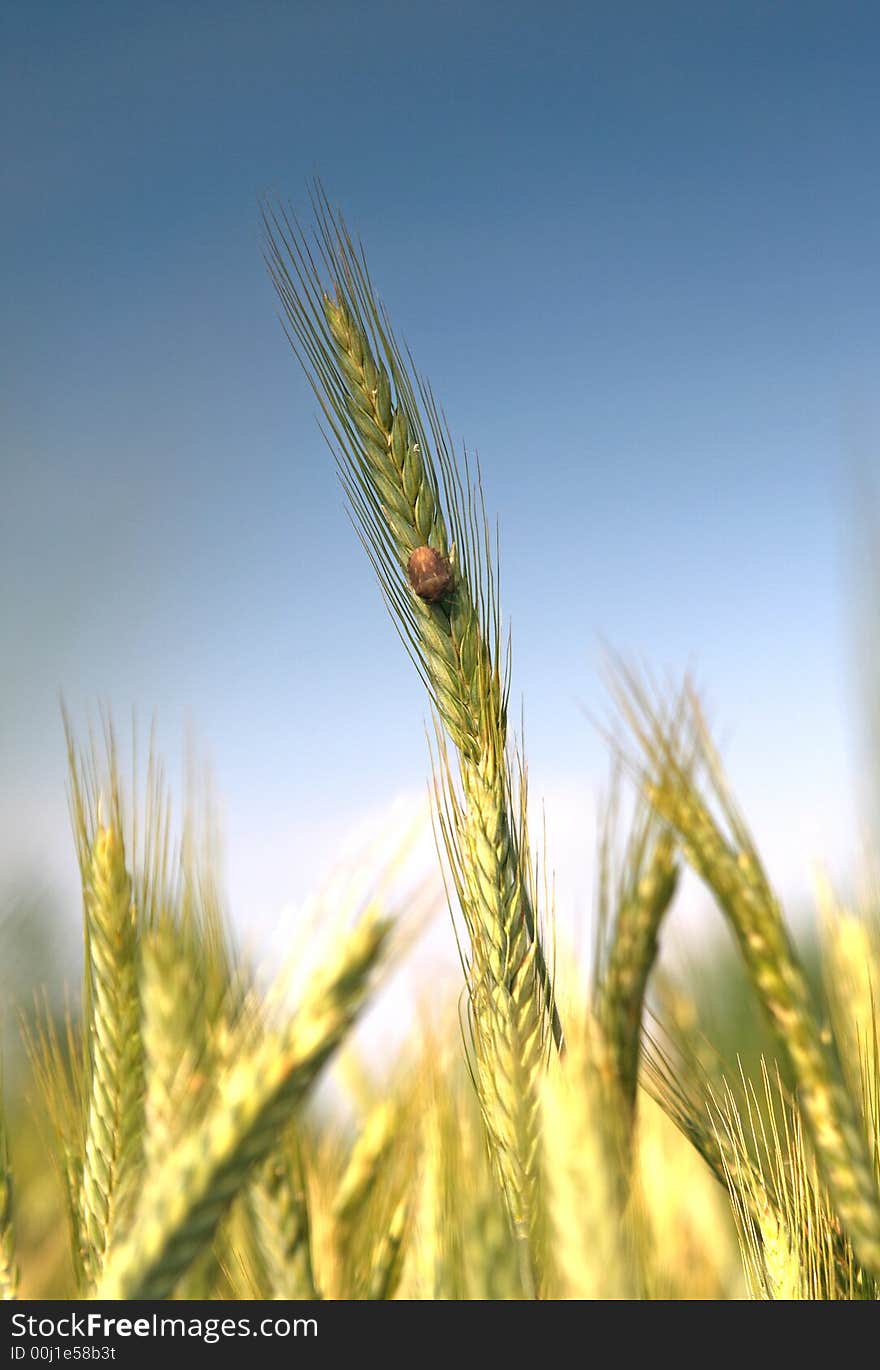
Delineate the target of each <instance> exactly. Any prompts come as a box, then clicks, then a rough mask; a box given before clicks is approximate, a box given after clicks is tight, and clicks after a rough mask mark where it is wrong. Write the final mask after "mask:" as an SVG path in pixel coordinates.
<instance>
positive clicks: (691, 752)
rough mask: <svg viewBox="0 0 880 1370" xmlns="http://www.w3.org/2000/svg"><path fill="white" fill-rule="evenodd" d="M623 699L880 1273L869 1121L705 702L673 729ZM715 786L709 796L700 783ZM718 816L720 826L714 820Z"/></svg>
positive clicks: (690, 700) (646, 770) (622, 678)
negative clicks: (729, 779) (815, 996)
mask: <svg viewBox="0 0 880 1370" xmlns="http://www.w3.org/2000/svg"><path fill="white" fill-rule="evenodd" d="M618 697H619V700H620V705H621V710H622V712H623V714H624V717H625V718H626V720H627V722H628V724H629V727H630V730H631V735H632V736H633V737H634V739H635V741H636V743H637V744H638V747H639V749H640V753H641V755H640V758H639V759H635V758H634V760H633V764H634V768H635V769H636V771H637V772H638V774H639V775H640V776H641V779H642V783H643V786H644V792H645V795H646V797H647V798H648V799H649V801H650V803H651V804H652V806H653V807H654V809H655V811H656V812H657V814H658V816H659V817H660V818H661V819H662V820H663V821H664V822H665V823H667V824H668V825H669V826H670V827H671V828H672V829H673V831H674V832H675V833H676V834H677V836H678V838H679V841H680V842H681V846H682V851H683V853H684V856H685V858H686V859H687V860H688V862H689V863H690V864H691V865H692V866H693V868H694V869H695V871H696V872H697V874H698V875H699V876H700V877H701V878H702V879H703V881H704V882H705V883H706V885H707V886H708V887H709V889H710V890H711V891H712V893H713V895H714V897H715V899H716V901H717V903H718V906H719V908H720V909H721V910H722V912H723V913H724V915H725V917H726V918H727V920H728V922H729V924H730V926H731V929H732V931H733V932H734V934H735V936H736V938H737V941H738V943H739V948H740V952H741V954H742V957H743V960H744V962H745V965H746V968H747V971H748V974H749V978H750V980H751V983H752V986H753V988H754V990H755V993H756V995H757V997H758V999H759V1001H760V1002H761V1004H762V1005H763V1007H764V1010H765V1012H766V1013H767V1016H768V1019H769V1021H770V1023H771V1025H772V1027H773V1030H774V1032H775V1035H776V1039H777V1041H778V1043H779V1046H780V1049H781V1050H782V1052H783V1053H784V1056H785V1059H786V1061H787V1063H788V1065H789V1067H790V1069H791V1073H792V1076H793V1078H794V1080H795V1082H796V1084H797V1089H798V1098H799V1103H800V1107H801V1110H802V1112H803V1114H804V1118H805V1120H806V1125H807V1130H808V1133H809V1136H810V1140H811V1142H812V1144H813V1147H814V1149H815V1151H816V1155H817V1158H818V1161H819V1165H820V1169H821V1173H822V1176H823V1179H824V1181H825V1183H826V1184H827V1186H828V1189H829V1191H830V1193H831V1196H832V1200H833V1202H834V1204H835V1207H836V1209H837V1212H838V1213H839V1215H840V1218H841V1221H842V1222H843V1225H844V1228H845V1230H846V1232H847V1233H848V1235H849V1237H850V1238H851V1240H852V1243H853V1247H854V1248H855V1251H856V1253H857V1255H858V1257H859V1259H860V1261H861V1262H862V1264H863V1265H864V1266H865V1267H866V1268H867V1269H868V1270H870V1271H872V1272H874V1273H877V1272H880V1191H878V1184H877V1178H876V1175H875V1172H874V1164H873V1158H872V1155H871V1152H870V1150H869V1148H868V1145H867V1144H866V1140H865V1135H864V1132H863V1129H862V1125H861V1121H860V1119H859V1118H858V1115H857V1110H856V1108H855V1105H854V1103H853V1100H852V1098H851V1096H850V1094H849V1091H848V1090H847V1088H846V1084H845V1081H844V1078H843V1075H842V1072H841V1069H840V1063H839V1058H838V1055H837V1052H836V1050H835V1049H834V1046H833V1043H832V1042H831V1041H830V1035H829V1034H828V1033H827V1032H826V1031H824V1030H823V1028H822V1027H821V1026H820V1024H819V1023H818V1022H817V1020H816V1018H815V1016H814V1011H813V1005H812V996H811V994H810V991H809V988H808V985H807V981H806V977H805V975H804V971H803V968H802V966H801V964H800V960H799V958H798V956H797V953H796V952H795V949H794V946H793V943H792V941H791V938H790V936H789V934H788V930H787V928H786V925H785V922H784V920H783V916H782V910H781V907H780V904H779V901H778V899H777V898H776V896H775V894H774V892H773V890H772V888H771V886H770V884H769V881H768V879H767V876H766V874H765V872H764V869H763V866H762V864H761V861H760V858H759V856H758V853H757V850H756V848H755V845H754V842H753V841H752V838H751V836H750V834H749V832H748V830H747V828H746V826H745V823H744V821H743V819H742V817H741V816H740V814H739V812H738V811H737V809H736V807H735V805H734V803H733V800H732V798H731V796H730V793H729V791H728V789H727V785H726V783H725V780H724V776H723V774H722V771H721V768H720V763H719V761H718V758H717V754H716V753H715V750H714V748H713V746H712V743H711V739H710V738H709V734H708V731H707V729H706V726H705V722H704V720H703V717H702V713H701V711H700V708H699V704H698V701H697V699H696V696H695V695H694V693H693V691H692V690H691V689H690V688H687V689H686V690H685V692H684V694H683V696H682V698H683V704H682V707H681V710H680V711H678V717H680V718H681V719H683V720H684V721H685V724H686V727H685V728H684V729H683V730H682V729H681V728H678V729H673V730H671V731H670V729H669V728H668V727H667V726H666V725H665V721H664V718H665V715H664V711H663V709H662V705H661V706H660V707H658V702H657V700H656V698H652V695H651V692H650V689H649V688H648V687H647V686H646V685H645V684H644V683H643V682H642V681H640V680H638V679H637V678H636V677H635V676H634V675H633V674H632V673H626V672H625V671H621V673H620V675H619V680H618ZM697 765H699V766H702V768H703V771H704V773H705V775H706V777H707V781H706V783H707V791H708V792H707V793H704V791H703V790H702V789H701V788H700V785H699V784H698V782H697V779H696V778H695V771H696V766H697ZM716 813H717V814H718V815H719V817H716Z"/></svg>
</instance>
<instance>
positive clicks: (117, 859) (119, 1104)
mask: <svg viewBox="0 0 880 1370" xmlns="http://www.w3.org/2000/svg"><path fill="white" fill-rule="evenodd" d="M85 910H86V927H87V932H88V937H87V946H88V985H89V990H90V995H89V1005H90V1022H89V1034H88V1041H89V1043H90V1045H91V1062H90V1064H91V1071H90V1084H89V1104H88V1119H87V1123H86V1137H85V1150H84V1157H83V1171H82V1187H81V1194H82V1218H81V1232H82V1237H83V1240H84V1243H85V1251H84V1253H83V1265H84V1269H85V1272H86V1275H87V1278H88V1279H89V1280H90V1281H91V1282H92V1283H94V1282H95V1281H96V1280H97V1279H98V1277H99V1276H100V1272H101V1268H102V1265H103V1260H104V1252H105V1250H106V1248H107V1246H108V1245H109V1243H110V1241H111V1239H112V1236H113V1231H114V1226H115V1222H116V1217H117V1214H118V1211H119V1206H120V1201H121V1199H122V1197H123V1192H124V1187H125V1185H126V1183H127V1180H128V1179H129V1178H130V1175H131V1172H132V1168H133V1166H134V1165H135V1164H136V1162H137V1159H138V1155H139V1141H140V1135H141V1113H142V1081H143V1070H142V1057H141V1042H140V1008H139V999H138V988H137V972H136V967H135V954H136V943H135V911H134V907H133V905H132V898H131V880H130V878H129V875H128V872H127V870H126V866H125V852H124V849H123V844H122V837H121V834H120V832H119V829H118V828H117V827H116V826H111V827H103V828H99V830H98V832H97V834H96V837H95V841H94V845H93V848H92V858H91V867H90V872H89V881H88V885H87V888H86V894H85Z"/></svg>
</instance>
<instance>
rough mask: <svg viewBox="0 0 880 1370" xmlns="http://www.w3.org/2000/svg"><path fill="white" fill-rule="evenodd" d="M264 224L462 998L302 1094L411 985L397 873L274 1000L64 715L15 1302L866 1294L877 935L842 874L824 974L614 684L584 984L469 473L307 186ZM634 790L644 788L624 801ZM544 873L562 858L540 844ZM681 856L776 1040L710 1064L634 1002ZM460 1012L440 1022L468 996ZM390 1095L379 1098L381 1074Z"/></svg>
mask: <svg viewBox="0 0 880 1370" xmlns="http://www.w3.org/2000/svg"><path fill="white" fill-rule="evenodd" d="M313 208H314V214H315V224H314V231H313V232H312V233H311V234H307V233H306V232H304V231H303V230H302V229H301V228H300V227H299V226H298V224H297V223H296V222H295V221H293V220H292V219H291V218H290V217H288V216H287V215H286V214H285V213H284V211H282V210H280V209H279V210H275V209H270V208H268V207H267V209H266V211H265V217H264V224H265V235H266V236H265V245H266V258H267V263H268V267H269V270H270V273H271V276H272V279H273V281H274V284H275V286H276V289H277V291H278V296H279V299H280V302H281V306H282V312H283V315H284V319H285V322H286V328H287V331H288V337H289V339H290V341H291V343H292V345H293V348H294V350H295V352H296V354H297V356H298V358H299V361H300V362H301V364H302V365H303V366H304V368H305V370H306V372H307V374H308V376H309V378H310V380H311V382H312V385H313V387H314V390H315V394H316V396H317V398H318V401H319V403H320V405H321V408H322V411H323V415H324V420H325V428H326V430H327V435H328V437H329V438H330V440H331V443H332V445H333V446H334V448H335V452H336V457H337V463H338V468H339V474H340V479H341V482H342V486H343V489H344V491H345V494H346V497H347V499H348V502H349V509H350V513H351V515H352V517H353V521H354V523H355V526H356V528H357V530H358V532H359V534H360V537H361V541H362V543H363V545H364V549H365V551H366V553H367V556H368V557H369V559H370V561H371V563H372V565H373V568H374V569H375V571H376V574H377V577H378V580H379V584H380V588H381V591H382V593H383V595H384V597H385V600H386V603H387V605H388V609H389V612H390V613H391V615H392V617H393V619H394V621H395V624H396V626H397V627H398V630H399V633H400V636H401V639H402V641H403V643H404V646H405V647H406V649H407V652H408V654H409V656H410V658H411V660H412V662H413V664H414V665H415V667H416V670H417V672H418V674H419V677H420V678H421V680H422V682H423V684H424V686H425V688H426V690H427V696H428V700H429V704H430V708H431V711H432V717H433V720H434V744H433V747H432V756H431V762H432V774H433V776H434V823H435V831H436V837H437V848H438V860H439V861H440V863H441V866H442V869H443V871H444V878H445V880H446V883H447V892H448V896H449V904H450V910H451V914H452V917H453V920H454V923H455V926H456V931H457V936H458V941H459V949H460V953H461V965H462V972H463V992H462V999H461V1002H460V1004H458V1005H456V1004H454V1003H453V1004H451V1005H430V1006H426V1008H427V1010H428V1011H426V1013H425V1015H424V1022H428V1021H430V1022H432V1023H434V1026H433V1027H432V1028H430V1029H429V1028H428V1027H426V1026H424V1025H423V1023H422V1021H421V1020H417V1021H416V1022H415V1023H414V1025H413V1029H412V1031H411V1032H410V1033H409V1034H408V1038H407V1045H406V1047H405V1048H404V1049H402V1050H401V1052H400V1054H399V1058H398V1059H396V1060H395V1061H393V1062H388V1061H384V1062H382V1063H381V1065H382V1069H381V1071H380V1072H378V1073H377V1072H376V1071H375V1070H373V1069H371V1067H374V1066H375V1064H376V1063H374V1062H367V1061H365V1062H363V1063H362V1066H363V1068H362V1069H360V1070H354V1071H352V1072H350V1076H351V1079H352V1080H354V1084H353V1085H352V1086H351V1087H350V1088H349V1090H348V1105H349V1108H348V1110H347V1111H346V1114H345V1116H344V1117H343V1116H342V1115H341V1114H340V1113H339V1112H338V1111H334V1110H333V1109H328V1108H327V1107H323V1108H322V1107H317V1106H316V1101H315V1092H316V1089H317V1087H318V1085H319V1084H320V1082H321V1080H322V1079H323V1077H324V1076H325V1074H326V1072H327V1071H328V1069H329V1068H330V1067H331V1065H332V1062H333V1059H334V1058H335V1057H337V1056H338V1054H339V1053H340V1051H343V1052H347V1053H349V1056H350V1057H353V1058H354V1059H355V1060H356V1056H357V1051H358V1049H359V1048H358V1047H357V1045H352V1042H353V1041H356V1039H354V1038H353V1036H352V1034H353V1032H354V1030H355V1027H356V1024H357V1022H358V1019H359V1018H360V1016H361V1015H362V1013H363V1012H364V1010H365V1008H366V1007H367V1006H368V1005H369V1004H370V1003H371V1002H372V1000H373V998H374V996H375V995H376V993H377V992H378V991H379V990H380V989H381V986H382V983H383V980H384V979H385V978H386V977H387V975H388V974H389V971H390V969H391V968H392V967H393V966H394V965H395V964H397V963H399V962H400V960H401V958H403V957H405V956H406V954H407V926H408V910H407V909H406V908H398V907H395V906H393V905H392V904H391V903H390V902H389V899H388V896H387V893H383V892H382V891H380V890H377V891H375V894H374V897H369V898H367V899H366V900H365V901H361V902H358V903H357V905H356V906H354V907H348V906H344V907H339V908H337V909H335V910H334V916H333V918H332V919H330V920H328V921H327V922H326V923H325V925H324V926H322V927H321V928H320V929H319V928H316V927H314V926H312V927H310V928H308V929H307V930H306V931H305V932H304V934H303V937H302V940H301V942H298V943H297V945H296V947H295V948H291V956H290V964H289V966H286V967H285V968H284V969H283V970H282V971H281V972H280V973H279V974H278V976H277V979H276V980H275V981H274V982H273V983H272V984H271V985H269V986H268V987H267V986H266V985H265V984H264V983H263V982H262V981H261V980H260V978H259V977H258V976H257V975H256V974H255V973H254V970H253V968H252V967H251V966H249V965H248V964H247V962H246V960H245V959H244V957H243V956H242V955H241V953H240V952H237V951H236V949H235V947H234V944H233V942H232V939H231V938H230V935H229V932H228V926H227V917H226V912H225V907H224V902H223V896H222V891H221V889H220V882H219V875H218V865H217V859H216V851H215V849H214V848H213V846H212V843H211V840H210V833H208V834H205V833H204V832H203V831H202V828H201V827H200V823H199V815H198V814H197V813H196V812H195V811H193V812H191V813H187V814H186V815H185V817H184V822H183V825H182V828H181V829H180V831H179V832H178V833H177V836H175V834H174V832H173V831H172V825H171V821H170V807H169V799H168V794H167V791H166V787H165V782H164V779H163V776H162V772H161V768H160V767H159V765H158V762H157V761H156V759H155V758H152V759H151V764H150V767H149V771H148V775H147V779H146V787H145V788H146V792H145V793H141V794H140V795H137V794H136V793H129V792H128V790H127V788H126V785H125V781H124V778H123V777H122V776H121V775H120V766H119V763H118V759H117V750H116V744H115V739H114V735H113V731H112V729H111V728H110V727H109V725H108V727H107V728H106V730H105V736H104V739H103V742H102V744H101V745H100V746H98V745H96V744H94V743H93V744H92V745H90V746H89V747H88V748H86V749H85V750H84V751H80V750H79V749H78V747H77V745H76V742H75V739H74V736H73V731H72V729H71V728H70V726H69V725H68V738H69V754H70V755H69V759H70V777H71V778H70V809H71V816H72V824H73V832H74V839H75V844H76V851H77V856H78V860H79V867H80V873H81V879H82V891H83V954H84V979H83V987H82V995H81V1001H80V1003H79V1004H78V1005H76V1006H73V1007H72V1008H71V1011H70V1013H69V1015H68V1018H67V1020H66V1022H62V1023H59V1022H58V1021H57V1019H56V1018H53V1017H52V1015H50V1014H49V1013H40V1014H37V1015H36V1016H35V1017H34V1016H31V1017H30V1018H29V1020H28V1022H27V1024H26V1035H27V1041H28V1056H29V1061H30V1084H29V1088H28V1091H27V1094H28V1104H27V1107H25V1106H24V1105H23V1104H22V1102H21V1100H17V1101H16V1102H15V1105H14V1106H10V1107H9V1108H8V1110H7V1114H6V1116H5V1118H4V1119H3V1121H2V1126H0V1292H2V1295H3V1297H4V1298H6V1299H14V1298H34V1297H82V1298H87V1297H92V1296H98V1297H108V1298H117V1299H119V1298H121V1299H127V1298H160V1299H165V1298H176V1299H186V1298H211V1299H251V1298H271V1299H280V1300H281V1299H351V1298H356V1299H394V1298H398V1299H492V1300H494V1299H642V1298H644V1299H696V1298H699V1299H721V1298H740V1297H749V1298H762V1299H853V1298H857V1299H866V1298H867V1299H875V1298H877V1297H878V1294H880V1037H878V1026H877V1013H876V1001H875V993H876V990H875V987H876V986H877V984H878V974H880V924H878V921H877V913H876V910H877V907H878V906H877V902H876V899H875V898H874V896H873V895H872V893H871V890H870V886H869V891H868V894H867V895H866V897H865V904H864V907H863V908H859V909H850V908H843V907H840V906H839V904H838V902H837V900H836V898H835V895H834V892H833V890H831V889H830V888H828V887H826V886H823V887H822V888H821V889H820V890H819V891H818V901H819V904H820V906H821V922H822V937H823V941H822V966H823V972H824V992H823V993H822V994H820V995H817V994H816V992H815V990H814V987H813V986H812V985H811V983H810V980H809V978H808V976H807V973H806V971H805V969H804V966H803V964H802V959H801V957H800V955H799V953H798V951H797V949H796V947H795V944H794V942H793V940H792V937H791V935H790V932H789V930H788V927H787V924H786V920H785V916H784V913H783V910H782V908H781V906H780V903H779V900H778V898H777V896H776V894H775V892H774V890H773V889H772V887H771V884H770V882H769V879H768V877H767V875H766V873H765V870H764V868H763V866H762V863H761V859H760V856H759V852H758V848H757V846H756V843H755V841H754V839H753V837H752V835H751V834H750V832H749V829H748V827H747V825H746V822H745V819H744V817H743V816H742V815H741V814H740V812H739V810H738V808H737V806H736V804H735V802H734V800H733V798H732V796H731V793H730V791H729V789H728V786H727V783H726V780H725V777H724V774H723V771H722V767H721V764H720V762H719V759H718V757H717V755H716V753H715V751H714V748H713V746H712V741H711V737H710V734H709V730H708V728H707V725H706V723H705V720H704V718H703V715H702V711H701V708H700V701H699V698H698V697H697V695H696V693H695V691H694V690H693V688H692V687H691V686H690V685H689V684H688V683H687V682H684V683H683V685H682V687H681V689H679V690H673V691H670V690H668V689H658V688H657V687H656V685H655V684H654V683H653V682H652V681H651V680H650V679H649V678H648V677H647V676H646V675H642V674H637V673H634V672H632V671H630V670H628V669H627V668H626V667H625V666H623V665H621V664H619V663H618V664H616V665H615V666H614V668H613V673H612V675H613V679H612V686H611V697H612V700H613V711H614V719H615V724H614V727H613V729H612V736H611V750H612V752H613V753H614V756H615V761H616V770H617V780H616V782H615V784H614V786H613V787H612V796H611V798H610V800H609V802H608V805H607V819H606V822H605V824H604V829H603V833H602V837H601V841H600V849H599V853H598V862H597V865H598V870H599V879H598V882H597V891H596V909H595V915H596V924H597V929H598V937H597V946H596V952H595V956H594V958H593V965H592V967H591V972H590V974H589V976H588V977H585V976H584V974H583V971H582V968H580V967H579V966H576V965H575V963H574V961H573V960H572V959H571V958H569V957H566V956H564V955H563V954H562V953H561V952H560V951H559V950H558V949H557V947H556V940H555V937H554V930H553V910H552V903H551V902H550V901H549V900H548V897H547V894H546V891H545V890H544V889H543V888H542V884H541V882H540V881H539V879H538V878H537V876H536V862H535V854H534V851H533V846H532V841H531V838H530V834H529V830H528V823H527V768H526V759H525V756H524V755H523V752H522V748H521V745H520V744H519V743H518V741H517V739H516V738H515V737H514V735H513V733H512V731H511V730H510V729H509V726H508V702H509V691H510V643H509V639H508V637H507V634H506V630H505V627H504V622H503V619H502V615H501V609H500V597H499V586H498V577H497V564H498V561H497V550H496V548H495V547H494V545H493V539H492V537H491V536H490V535H489V532H488V525H487V520H486V516H485V512H484V506H483V491H482V487H481V483H480V479H479V473H478V472H475V471H473V470H472V469H470V467H469V465H468V462H467V459H466V458H460V457H459V456H458V455H457V454H456V453H455V451H454V447H453V444H452V441H451V438H450V436H449V431H448V428H447V426H446V424H445V421H444V419H443V416H442V413H441V411H440V409H439V407H438V405H437V404H436V402H435V400H434V397H433V394H432V392H431V389H430V387H429V386H428V385H427V383H426V382H424V381H423V380H422V379H421V378H420V377H419V376H418V375H417V374H416V373H415V372H414V370H413V368H412V365H411V362H410V360H409V358H408V355H407V354H406V353H405V352H404V351H403V350H401V348H400V347H399V346H398V344H397V343H396V341H395V338H394V334H393V331H392V329H391V325H390V322H389V320H388V318H387V316H386V315H385V313H384V311H383V309H382V307H381V305H380V303H379V301H378V298H377V296H376V294H375V291H374V289H373V285H372V282H371V280H370V276H369V273H368V270H367V266H366V262H365V259H364V256H363V253H362V252H361V250H360V249H358V248H356V247H355V246H354V245H353V243H352V240H351V238H350V237H349V235H348V233H347V232H346V229H345V226H344V224H343V222H342V220H341V219H340V218H339V216H338V215H336V214H334V213H333V212H331V210H330V208H329V206H328V204H327V202H326V200H325V198H324V197H323V194H322V192H321V191H320V190H318V191H317V192H316V195H315V199H314V202H313ZM621 794H625V795H626V796H628V798H627V799H626V802H619V801H620V797H621ZM550 855H551V859H552V853H551V854H550ZM685 866H688V867H690V868H691V869H692V870H693V871H694V872H695V873H696V875H697V876H698V877H699V878H700V879H701V880H702V882H703V884H704V885H705V887H706V889H707V891H708V892H709V894H710V895H711V897H712V899H713V901H714V903H715V905H716V906H717V909H718V912H719V914H720V915H721V918H723V920H724V921H725V922H726V924H727V926H728V928H729V930H730V932H731V934H732V936H733V940H734V942H735V944H736V947H737V949H738V953H739V956H740V958H741V961H742V965H743V968H744V972H745V975H746V976H747V979H748V984H749V986H750V989H751V992H752V994H753V997H754V1002H755V1010H756V1012H762V1013H763V1014H764V1017H765V1019H766V1022H767V1024H768V1026H769V1029H770V1031H771V1034H772V1035H771V1039H770V1040H771V1042H772V1047H771V1050H770V1052H769V1053H768V1054H767V1056H766V1058H765V1059H764V1060H763V1061H761V1062H759V1063H758V1064H757V1066H755V1065H754V1063H749V1064H748V1065H746V1064H743V1065H741V1066H740V1067H739V1068H737V1066H736V1064H735V1063H734V1065H733V1068H731V1063H730V1061H727V1062H726V1064H725V1063H724V1062H722V1061H721V1060H720V1058H719V1057H718V1056H717V1055H716V1054H715V1053H714V1052H713V1050H712V1043H711V1041H707V1040H706V1039H705V1038H704V1037H703V1036H702V1035H701V1033H700V1032H699V1031H698V1030H697V1028H696V1026H695V1024H694V1022H693V1020H692V1016H691V1015H689V1012H688V1008H687V1002H686V1000H687V994H686V988H687V987H685V993H684V996H683V997H682V996H679V998H678V999H677V1000H676V999H675V997H673V996H668V995H667V996H664V995H663V994H660V995H659V996H655V1000H654V1004H655V1007H656V1010H657V1016H656V1017H655V1016H654V1015H653V1014H649V1012H648V995H649V992H650V990H651V988H652V985H653V983H654V981H655V980H656V976H655V975H654V972H655V971H656V963H657V958H658V953H659V947H660V940H661V935H662V930H663V927H664V923H665V920H666V918H667V916H668V914H669V911H670V909H671V908H672V907H673V906H674V904H675V899H676V894H677V890H678V885H679V880H680V874H681V871H682V869H683V868H684V867H685ZM444 1015H445V1016H444ZM377 1079H380V1080H381V1084H376V1083H374V1081H375V1080H377Z"/></svg>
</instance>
